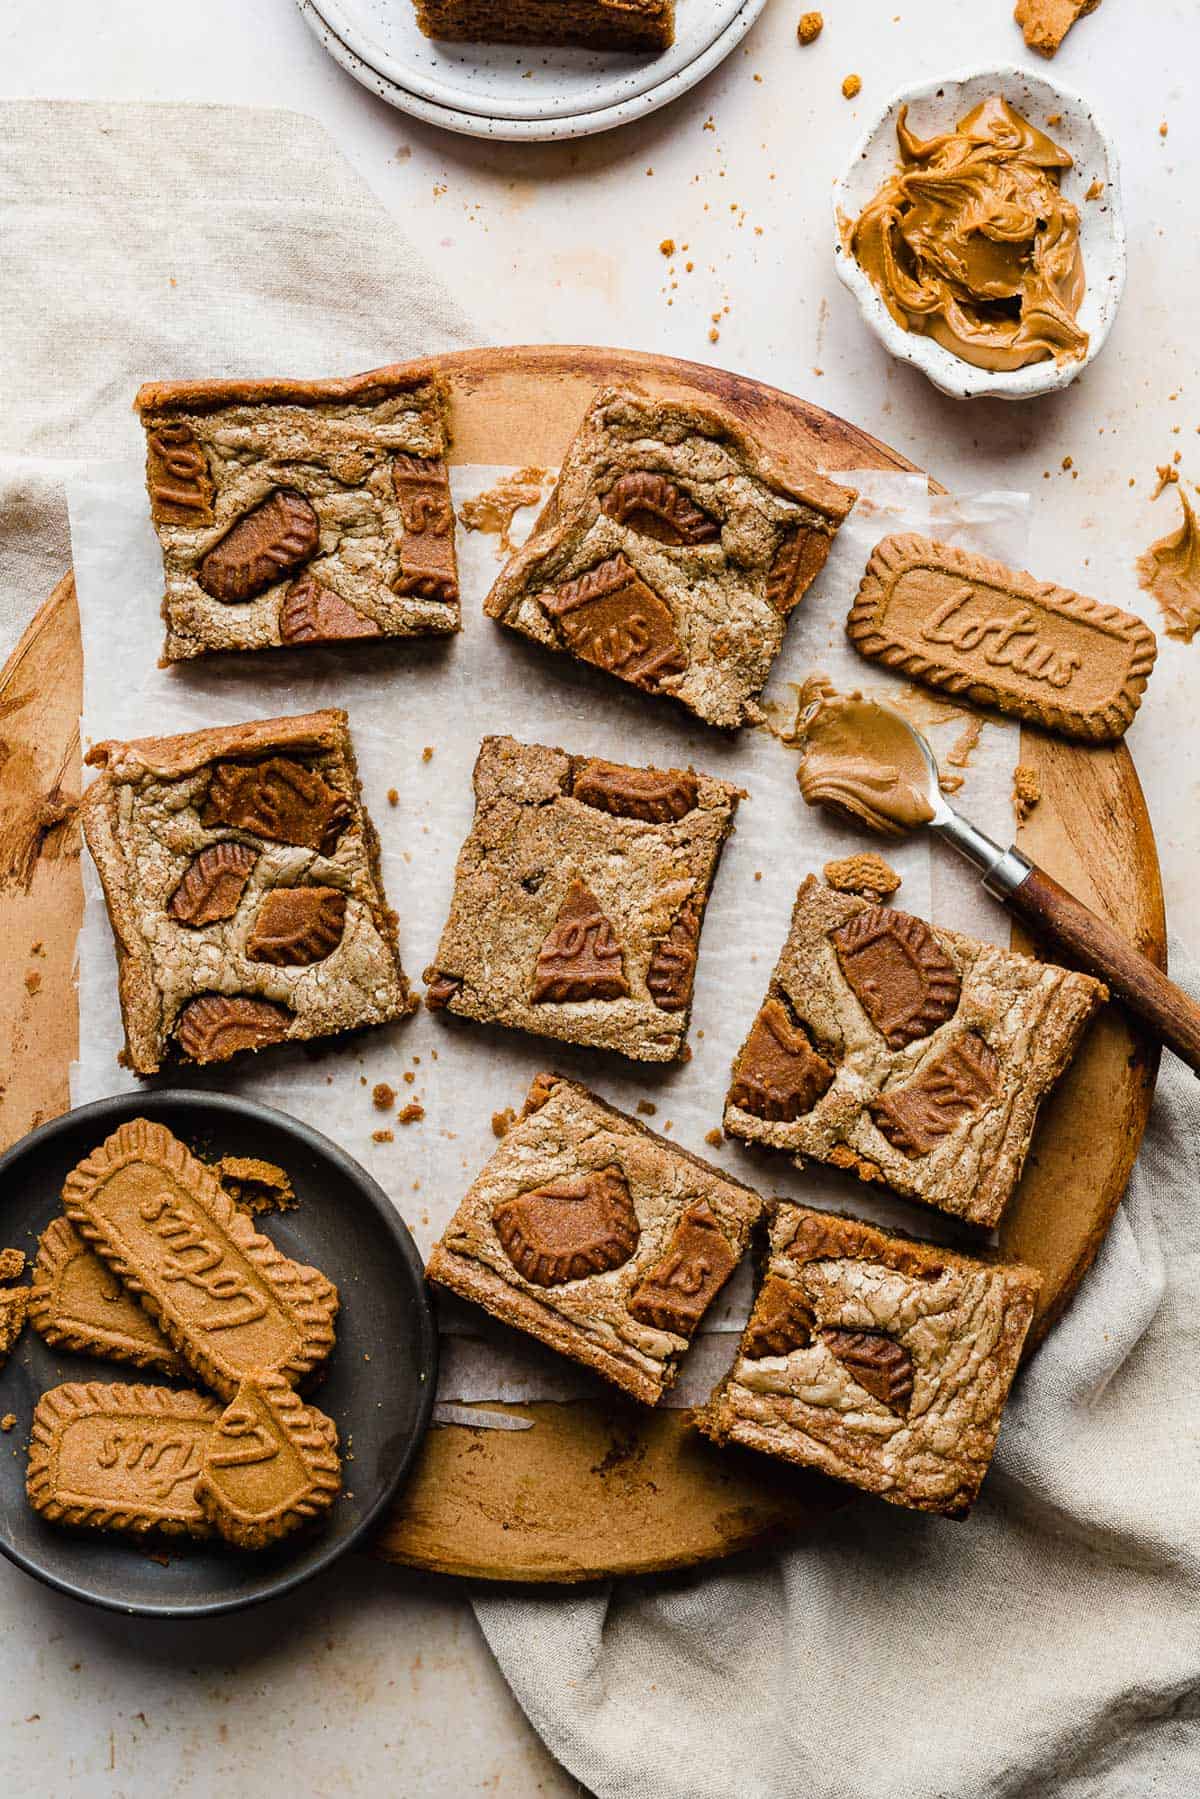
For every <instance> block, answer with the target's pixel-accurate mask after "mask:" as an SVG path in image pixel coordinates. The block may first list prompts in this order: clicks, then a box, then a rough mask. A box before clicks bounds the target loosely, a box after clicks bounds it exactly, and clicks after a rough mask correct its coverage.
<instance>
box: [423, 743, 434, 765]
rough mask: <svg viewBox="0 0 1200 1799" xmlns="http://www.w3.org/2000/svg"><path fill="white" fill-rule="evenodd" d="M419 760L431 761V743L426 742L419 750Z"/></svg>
mask: <svg viewBox="0 0 1200 1799" xmlns="http://www.w3.org/2000/svg"><path fill="white" fill-rule="evenodd" d="M421 760H422V762H432V761H433V745H432V744H431V743H427V744H426V745H425V748H424V749H423V750H422V751H421Z"/></svg>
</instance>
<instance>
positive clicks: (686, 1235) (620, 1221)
mask: <svg viewBox="0 0 1200 1799" xmlns="http://www.w3.org/2000/svg"><path fill="white" fill-rule="evenodd" d="M761 1206H762V1202H761V1200H760V1199H759V1197H758V1195H757V1194H756V1193H753V1192H752V1191H751V1190H750V1188H749V1187H743V1186H742V1185H741V1184H740V1183H739V1182H737V1181H733V1180H730V1179H728V1178H727V1177H726V1176H725V1175H723V1174H722V1173H721V1172H720V1171H719V1170H718V1169H716V1168H713V1167H710V1165H709V1164H708V1163H707V1162H702V1161H701V1160H700V1158H699V1157H698V1156H693V1155H691V1154H689V1153H688V1151H687V1150H684V1149H680V1148H679V1147H678V1145H677V1144H674V1143H668V1142H667V1140H666V1139H665V1138H664V1137H660V1136H657V1135H656V1134H655V1133H654V1132H653V1131H649V1130H647V1129H646V1128H645V1126H644V1125H641V1124H639V1123H638V1122H637V1121H636V1120H635V1119H633V1118H629V1117H627V1116H626V1114H625V1113H624V1112H618V1111H616V1110H615V1109H614V1108H613V1107H612V1106H608V1105H605V1104H604V1102H603V1100H600V1099H597V1098H596V1096H595V1095H594V1094H592V1093H589V1092H588V1090H587V1089H586V1087H580V1086H577V1085H576V1083H575V1082H573V1081H566V1080H563V1079H562V1078H561V1077H560V1076H558V1075H552V1074H545V1075H539V1076H538V1078H537V1080H535V1082H534V1083H533V1086H532V1087H531V1089H530V1092H529V1097H528V1099H527V1100H526V1102H525V1110H524V1113H523V1115H522V1117H521V1118H520V1120H519V1121H518V1122H517V1123H516V1124H515V1125H513V1126H512V1128H511V1129H510V1130H509V1131H508V1132H507V1133H506V1134H505V1136H504V1138H503V1140H502V1142H501V1144H500V1147H499V1148H498V1149H497V1150H496V1153H495V1154H494V1155H493V1157H492V1159H491V1161H490V1162H489V1163H488V1164H487V1166H486V1167H485V1168H484V1169H483V1170H482V1172H481V1173H480V1174H479V1175H478V1177H477V1178H476V1179H475V1181H474V1182H473V1183H472V1185H471V1187H470V1189H469V1191H468V1192H467V1195H466V1197H465V1198H464V1200H463V1202H462V1204H461V1205H460V1206H459V1208H458V1211H457V1212H456V1213H455V1215H454V1217H453V1218H452V1219H451V1221H450V1224H449V1226H448V1227H447V1229H446V1231H445V1232H444V1233H443V1235H442V1238H441V1240H440V1242H439V1243H438V1244H437V1245H436V1246H435V1248H434V1250H433V1253H432V1255H431V1256H430V1258H429V1265H428V1267H427V1268H426V1271H425V1272H426V1274H427V1275H428V1277H429V1279H430V1280H433V1281H437V1282H439V1283H440V1284H441V1285H442V1286H444V1287H449V1288H450V1289H451V1290H452V1291H453V1292H455V1293H458V1294H460V1295H461V1296H462V1298H464V1299H469V1300H473V1301H474V1302H475V1304H476V1305H480V1306H482V1307H483V1308H484V1309H485V1311H488V1312H491V1313H492V1314H493V1316H494V1317H496V1318H500V1319H502V1320H503V1321H504V1322H505V1323H506V1324H511V1325H514V1326H515V1327H516V1328H517V1329H518V1330H523V1331H527V1332H528V1333H529V1335H530V1336H533V1337H537V1338H538V1339H539V1340H540V1341H541V1342H543V1343H547V1344H549V1346H550V1347H551V1348H552V1349H556V1350H558V1351H559V1352H560V1353H561V1354H563V1355H565V1356H570V1357H571V1358H572V1360H574V1361H576V1362H582V1363H583V1364H584V1365H585V1366H586V1367H589V1368H594V1369H596V1370H597V1372H598V1373H600V1374H602V1375H604V1376H605V1378H606V1379H607V1380H610V1381H612V1382H613V1383H614V1384H615V1385H616V1386H618V1387H623V1388H624V1389H625V1391H626V1392H628V1393H632V1394H633V1396H634V1398H636V1399H641V1400H645V1401H646V1403H647V1404H649V1405H653V1404H654V1403H655V1402H656V1401H657V1400H658V1399H660V1398H661V1396H662V1394H663V1393H664V1391H665V1390H666V1388H667V1387H669V1386H670V1385H671V1383H672V1382H673V1381H674V1379H675V1376H676V1373H677V1372H678V1362H679V1359H680V1357H681V1356H682V1355H683V1354H684V1352H685V1351H686V1349H687V1347H688V1344H689V1342H690V1340H691V1337H692V1334H693V1332H694V1331H695V1329H696V1327H697V1325H698V1324H699V1323H700V1320H701V1318H702V1317H703V1316H704V1313H705V1312H706V1311H707V1309H708V1307H709V1305H710V1304H711V1302H712V1301H713V1299H714V1298H715V1297H716V1295H717V1293H718V1292H719V1291H720V1289H721V1288H722V1287H723V1286H724V1284H725V1281H726V1280H727V1279H728V1277H729V1275H730V1274H731V1273H732V1272H733V1270H734V1269H735V1268H736V1267H737V1264H738V1263H739V1262H740V1261H741V1259H742V1256H743V1254H744V1252H745V1249H746V1244H747V1241H748V1239H749V1235H750V1231H751V1229H752V1227H753V1225H754V1222H755V1220H756V1219H757V1217H758V1215H759V1212H760V1210H761Z"/></svg>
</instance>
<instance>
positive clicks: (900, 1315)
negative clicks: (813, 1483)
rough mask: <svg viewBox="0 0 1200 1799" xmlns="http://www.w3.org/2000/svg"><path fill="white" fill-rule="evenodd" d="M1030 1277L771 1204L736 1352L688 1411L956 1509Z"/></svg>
mask: <svg viewBox="0 0 1200 1799" xmlns="http://www.w3.org/2000/svg"><path fill="white" fill-rule="evenodd" d="M1040 1286H1041V1277H1040V1276H1039V1275H1038V1274H1037V1273H1035V1272H1034V1270H1033V1269H1031V1268H1026V1267H1023V1266H1022V1265H1020V1264H1018V1263H1013V1264H1005V1263H999V1262H987V1261H978V1260H976V1259H975V1258H973V1257H970V1256H964V1255H958V1254H956V1253H955V1252H954V1251H953V1250H950V1249H945V1248H943V1247H942V1246H941V1245H940V1244H930V1243H918V1242H914V1241H912V1240H910V1239H909V1238H907V1237H902V1236H897V1235H893V1234H891V1233H890V1232H887V1231H881V1230H877V1229H875V1228H874V1227H873V1226H871V1225H867V1224H862V1223H860V1222H859V1221H858V1220H857V1219H853V1218H843V1217H841V1216H839V1215H837V1214H836V1213H830V1212H813V1211H809V1210H808V1209H807V1208H806V1207H804V1206H797V1205H792V1204H790V1203H787V1202H784V1201H782V1200H780V1201H776V1202H773V1204H772V1208H771V1219H770V1253H769V1257H768V1260H767V1263H766V1268H765V1273H764V1276H763V1281H762V1285H761V1286H760V1288H759V1291H758V1296H757V1298H756V1300H755V1304H754V1310H753V1312H752V1313H751V1316H750V1322H749V1324H748V1325H747V1326H746V1330H745V1333H744V1335H743V1337H742V1341H741V1346H740V1349H739V1352H738V1357H737V1360H736V1362H735V1363H734V1365H733V1368H732V1369H731V1370H730V1372H729V1374H728V1375H727V1376H726V1377H725V1379H724V1380H723V1381H722V1382H721V1384H720V1386H718V1388H717V1389H716V1391H715V1392H714V1393H713V1396H712V1398H711V1399H710V1400H709V1403H708V1405H707V1406H706V1407H705V1408H703V1410H701V1411H700V1412H699V1413H697V1414H696V1423H697V1424H698V1425H699V1427H700V1429H701V1430H702V1431H703V1432H704V1433H705V1435H706V1436H709V1437H712V1438H713V1439H714V1440H715V1441H716V1442H718V1443H737V1444H741V1445H742V1446H743V1447H745V1448H747V1449H757V1450H761V1451H762V1452H763V1453H764V1454H766V1455H774V1456H780V1457H782V1459H783V1460H785V1461H789V1462H798V1463H800V1464H801V1466H803V1467H805V1468H819V1469H820V1470H821V1471H822V1472H823V1473H825V1474H832V1475H834V1476H836V1478H837V1479H839V1480H844V1481H849V1482H851V1484H852V1485H854V1486H856V1487H862V1488H864V1489H865V1490H866V1491H867V1492H868V1493H876V1494H878V1495H879V1497H880V1498H881V1499H886V1500H889V1501H890V1502H891V1503H892V1504H893V1505H903V1506H909V1507H911V1508H912V1509H914V1510H916V1511H922V1512H940V1513H944V1514H945V1515H946V1516H948V1517H952V1518H963V1517H965V1516H966V1514H967V1512H968V1511H969V1510H970V1508H971V1505H972V1504H973V1502H974V1500H975V1498H976V1496H977V1495H978V1492H979V1488H980V1483H981V1482H982V1480H983V1477H984V1475H985V1474H986V1472H987V1469H988V1464H989V1462H990V1461H991V1459H992V1452H993V1450H994V1448H995V1446H996V1434H997V1432H998V1430H999V1428H1000V1417H1001V1413H1002V1412H1003V1410H1004V1404H1005V1401H1006V1399H1007V1398H1008V1392H1009V1388H1010V1387H1011V1385H1012V1381H1013V1376H1014V1374H1015V1373H1016V1370H1017V1363H1018V1360H1019V1359H1020V1354H1021V1346H1022V1344H1023V1343H1024V1341H1025V1334H1026V1332H1027V1331H1028V1329H1029V1324H1030V1321H1031V1319H1032V1317H1033V1309H1034V1306H1035V1304H1036V1302H1037V1297H1038V1292H1039V1289H1040Z"/></svg>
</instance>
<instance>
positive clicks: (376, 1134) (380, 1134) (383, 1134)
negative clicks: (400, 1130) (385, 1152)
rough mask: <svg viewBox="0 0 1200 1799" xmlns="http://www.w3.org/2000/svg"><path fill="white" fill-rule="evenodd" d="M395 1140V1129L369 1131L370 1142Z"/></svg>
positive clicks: (392, 1141)
mask: <svg viewBox="0 0 1200 1799" xmlns="http://www.w3.org/2000/svg"><path fill="white" fill-rule="evenodd" d="M395 1141H396V1133H395V1131H372V1132H371V1142H372V1143H394V1142H395Z"/></svg>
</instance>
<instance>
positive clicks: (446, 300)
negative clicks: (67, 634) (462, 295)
mask: <svg viewBox="0 0 1200 1799" xmlns="http://www.w3.org/2000/svg"><path fill="white" fill-rule="evenodd" d="M0 194H3V196H4V202H5V205H4V234H3V250H2V252H0V660H3V658H4V656H6V655H7V654H8V652H9V650H10V649H11V648H12V646H13V644H14V642H15V641H16V639H17V637H19V636H20V633H21V631H22V630H23V629H24V627H25V625H26V624H27V623H28V622H29V619H30V617H31V616H32V614H33V613H34V612H35V611H36V609H37V607H38V606H39V605H40V604H41V602H42V600H44V599H45V597H46V595H47V594H48V593H49V591H50V589H51V588H52V587H53V586H54V584H55V582H56V581H57V580H58V579H59V577H60V576H61V575H62V574H64V573H65V572H66V569H67V566H68V563H69V559H70V558H69V552H68V547H67V546H68V536H67V517H66V504H65V500H64V497H63V492H62V485H61V474H62V472H63V471H61V470H59V469H56V468H55V467H54V464H53V461H52V460H51V459H57V458H90V457H98V456H99V457H111V456H119V455H123V454H126V453H129V454H133V455H136V454H137V453H138V437H139V427H138V424H137V420H136V419H135V417H134V415H133V412H132V410H131V405H132V401H133V396H134V393H135V392H136V390H137V387H138V385H139V383H140V382H142V381H145V380H148V379H150V378H152V377H153V378H157V379H167V378H170V377H176V376H178V377H184V376H197V375H249V374H255V375H284V374H290V375H309V376H321V375H339V374H353V373H357V372H358V371H359V370H362V369H368V368H373V367H375V366H376V365H377V364H379V363H383V362H397V361H402V360H404V359H405V358H407V357H410V356H423V355H426V354H429V353H432V352H437V351H445V350H454V349H460V348H464V347H466V346H468V345H470V344H474V343H478V342H479V334H478V333H477V332H476V331H475V330H474V328H473V327H472V325H471V323H470V321H469V320H468V319H467V317H466V315H465V314H464V313H463V311H462V310H461V308H460V307H459V305H458V303H457V301H456V300H455V298H454V296H453V295H452V294H451V293H450V292H449V291H448V290H447V289H446V288H445V287H444V286H443V285H442V283H441V282H440V281H439V280H438V279H437V278H436V276H435V275H434V274H433V273H432V271H431V270H430V268H429V267H428V265H427V264H426V263H425V262H424V261H423V260H422V258H421V257H420V256H419V255H418V254H417V252H416V251H415V250H414V248H413V246H412V245H411V244H410V243H409V242H408V241H407V239H406V238H405V237H404V234H403V233H402V232H401V231H400V229H399V228H398V227H397V226H396V225H395V224H394V223H393V222H392V220H391V219H390V218H389V216H388V214H387V213H386V212H385V210H384V209H383V207H382V206H381V205H380V204H379V202H378V201H377V200H376V199H375V198H374V197H373V195H372V194H371V192H370V190H369V189H368V188H367V187H366V186H365V184H364V183H363V182H362V181H361V180H360V179H359V177H358V176H357V175H356V174H355V173H354V171H353V170H352V169H351V168H350V166H349V165H348V163H346V161H345V160H344V159H343V157H342V156H341V154H340V152H339V151H338V150H337V148H336V146H335V145H334V144H333V142H332V140H331V139H330V137H329V135H328V133H327V132H326V131H325V130H324V128H323V127H322V126H320V125H318V124H317V122H316V121H315V120H314V119H309V118H304V117H302V116H301V115H300V114H298V113H290V112H275V111H267V110H262V109H258V108H249V107H233V106H123V105H97V104H93V103H87V102H77V101H36V100H35V101H7V102H3V103H0ZM33 459H36V460H33ZM117 603H119V597H118V596H114V604H117Z"/></svg>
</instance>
